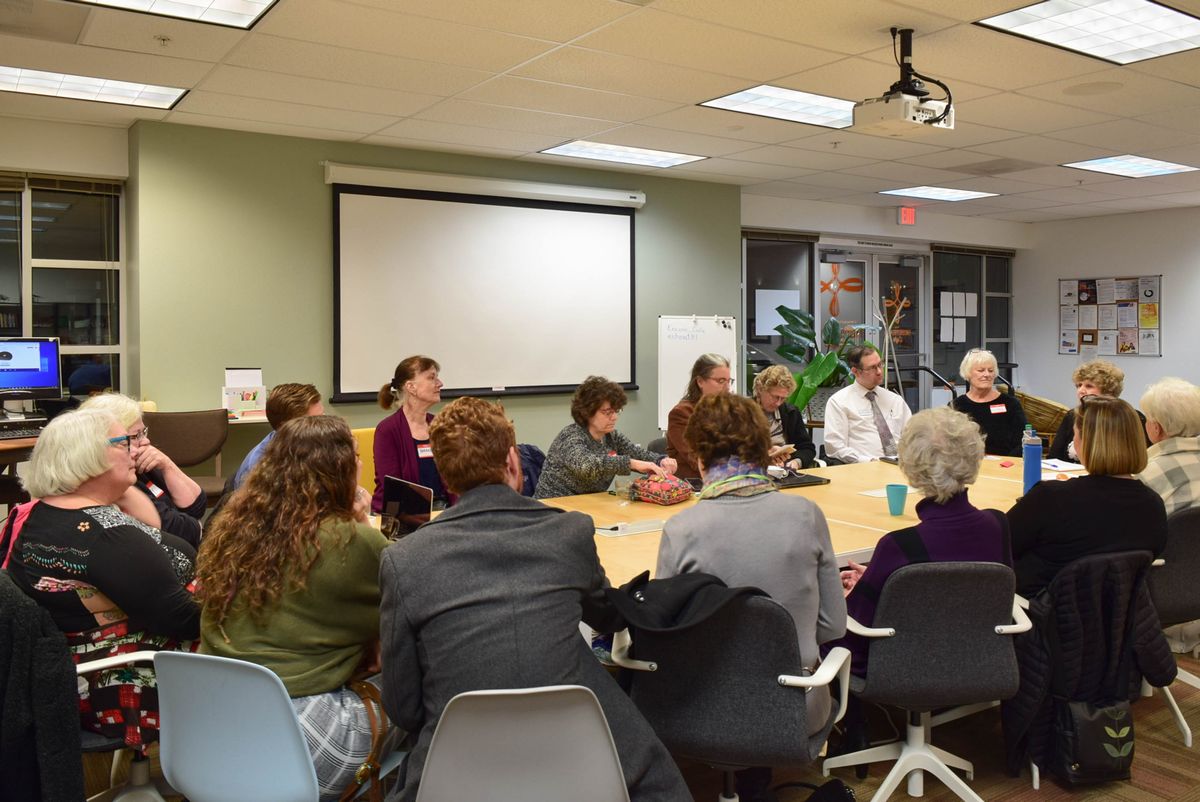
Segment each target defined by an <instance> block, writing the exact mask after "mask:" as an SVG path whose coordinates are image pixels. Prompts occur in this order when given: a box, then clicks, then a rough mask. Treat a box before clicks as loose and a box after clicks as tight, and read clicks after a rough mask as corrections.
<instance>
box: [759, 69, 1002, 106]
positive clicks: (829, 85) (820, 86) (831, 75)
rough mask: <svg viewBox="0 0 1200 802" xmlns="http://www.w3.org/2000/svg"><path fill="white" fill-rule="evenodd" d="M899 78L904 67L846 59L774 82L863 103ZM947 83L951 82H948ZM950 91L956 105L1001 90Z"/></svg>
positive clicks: (971, 87) (934, 92) (937, 92)
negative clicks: (901, 68) (862, 101)
mask: <svg viewBox="0 0 1200 802" xmlns="http://www.w3.org/2000/svg"><path fill="white" fill-rule="evenodd" d="M899 78H900V68H899V67H897V66H896V64H895V63H894V62H893V63H889V64H883V63H880V62H877V61H870V60H868V59H865V58H845V59H841V60H840V61H835V62H832V63H830V64H822V65H821V66H819V67H813V68H812V69H809V70H805V71H803V72H797V73H795V74H793V75H786V76H784V77H782V78H780V79H779V80H777V81H773V82H772V83H774V84H775V85H776V86H782V87H784V88H786V89H799V90H800V91H802V92H814V93H816V94H818V95H829V96H830V97H840V98H842V99H843V100H854V101H859V100H865V99H867V98H875V97H880V96H882V95H884V94H886V93H887V91H888V90H889V89H890V88H891V86H892V84H893V83H895V82H896V81H897V80H898V79H899ZM944 83H949V82H948V81H944ZM929 91H930V95H929V96H930V97H931V98H940V97H942V96H943V94H942V90H941V89H939V88H938V87H936V86H933V85H930V86H929ZM950 91H951V92H952V93H953V95H954V100H955V102H961V101H964V100H971V99H973V98H980V97H987V96H988V95H994V94H996V93H997V92H999V91H1000V90H999V89H994V88H992V87H988V86H977V85H975V84H968V83H966V82H963V81H954V83H953V86H951V87H950Z"/></svg>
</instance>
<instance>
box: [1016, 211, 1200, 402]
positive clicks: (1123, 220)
mask: <svg viewBox="0 0 1200 802" xmlns="http://www.w3.org/2000/svg"><path fill="white" fill-rule="evenodd" d="M1157 273H1161V274H1162V276H1163V283H1162V295H1163V300H1162V314H1161V321H1160V325H1161V326H1162V350H1163V356H1161V357H1131V356H1123V357H1122V356H1119V357H1112V361H1113V362H1114V363H1115V364H1116V365H1117V366H1118V367H1120V368H1121V370H1123V371H1125V391H1124V393H1122V395H1123V396H1124V398H1125V399H1126V400H1127V401H1130V402H1131V403H1132V404H1134V405H1135V406H1136V405H1137V401H1138V398H1140V397H1141V395H1142V392H1143V391H1144V390H1145V389H1146V386H1147V385H1149V384H1151V383H1152V382H1154V381H1155V380H1157V379H1159V378H1161V377H1163V376H1180V377H1182V378H1184V379H1187V380H1188V381H1191V382H1195V383H1197V384H1200V366H1198V362H1197V355H1198V353H1200V352H1198V351H1197V348H1196V343H1197V339H1198V338H1197V336H1196V335H1197V333H1200V209H1196V208H1190V209H1178V210H1175V209H1171V210H1166V211H1156V212H1143V213H1139V214H1123V215H1114V216H1111V217H1089V218H1085V219H1081V220H1068V221H1062V222H1053V223H1036V224H1033V225H1032V236H1031V241H1030V249H1029V250H1022V251H1021V252H1020V253H1019V254H1018V255H1017V259H1016V270H1015V271H1014V277H1013V293H1014V298H1013V306H1014V313H1013V325H1014V327H1015V334H1014V337H1015V342H1014V351H1015V361H1016V362H1018V363H1019V364H1020V368H1018V370H1017V383H1018V384H1020V385H1022V386H1023V387H1024V388H1025V389H1026V390H1028V391H1029V392H1032V393H1034V394H1035V395H1041V396H1045V397H1047V398H1052V399H1054V400H1056V401H1061V402H1063V403H1066V404H1071V403H1073V402H1074V400H1075V392H1074V388H1073V386H1072V385H1071V371H1072V370H1074V368H1075V366H1076V365H1077V364H1078V363H1079V361H1080V358H1079V357H1077V356H1067V355H1059V354H1058V348H1057V344H1058V334H1059V332H1058V280H1059V279H1060V278H1093V277H1098V278H1107V277H1116V276H1136V275H1152V274H1157Z"/></svg>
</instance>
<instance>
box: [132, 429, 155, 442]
mask: <svg viewBox="0 0 1200 802" xmlns="http://www.w3.org/2000/svg"><path fill="white" fill-rule="evenodd" d="M129 436H130V437H132V438H133V439H134V440H141V441H148V440H149V439H150V427H149V426H146V427H143V428H142V430H141V431H140V432H130V433H129Z"/></svg>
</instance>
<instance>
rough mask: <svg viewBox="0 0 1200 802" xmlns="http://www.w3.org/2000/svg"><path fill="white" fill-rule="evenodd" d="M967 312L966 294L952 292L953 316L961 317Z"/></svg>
mask: <svg viewBox="0 0 1200 802" xmlns="http://www.w3.org/2000/svg"><path fill="white" fill-rule="evenodd" d="M966 313H967V294H966V293H965V292H956V293H954V316H955V317H962V316H963V315H965V314H966Z"/></svg>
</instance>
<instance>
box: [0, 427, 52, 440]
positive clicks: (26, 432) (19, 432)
mask: <svg viewBox="0 0 1200 802" xmlns="http://www.w3.org/2000/svg"><path fill="white" fill-rule="evenodd" d="M41 433H42V430H41V429H33V428H28V427H27V428H24V429H0V440H20V439H21V438H24V437H37V436H38V435H40V434H41Z"/></svg>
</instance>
